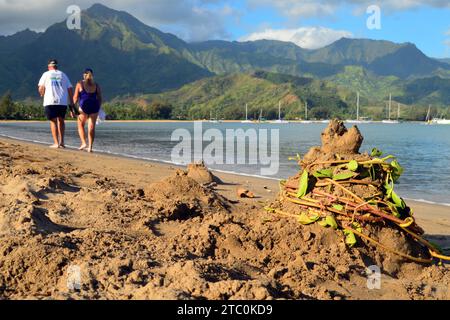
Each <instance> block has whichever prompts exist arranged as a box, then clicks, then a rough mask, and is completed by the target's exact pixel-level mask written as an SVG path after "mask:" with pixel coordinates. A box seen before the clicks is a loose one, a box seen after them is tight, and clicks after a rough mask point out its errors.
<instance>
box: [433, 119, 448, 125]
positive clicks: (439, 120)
mask: <svg viewBox="0 0 450 320" xmlns="http://www.w3.org/2000/svg"><path fill="white" fill-rule="evenodd" d="M431 123H432V124H450V120H449V119H433V120H431Z"/></svg>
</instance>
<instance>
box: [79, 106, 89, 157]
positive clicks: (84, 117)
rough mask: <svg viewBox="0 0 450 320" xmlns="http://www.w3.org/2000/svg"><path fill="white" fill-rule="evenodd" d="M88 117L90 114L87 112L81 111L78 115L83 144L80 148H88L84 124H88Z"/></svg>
mask: <svg viewBox="0 0 450 320" xmlns="http://www.w3.org/2000/svg"><path fill="white" fill-rule="evenodd" d="M87 119H88V115H87V114H85V113H81V114H80V115H79V116H78V134H79V135H80V140H81V146H80V147H79V148H78V150H84V149H86V148H87V143H86V133H85V132H84V125H85V124H86V120H87Z"/></svg>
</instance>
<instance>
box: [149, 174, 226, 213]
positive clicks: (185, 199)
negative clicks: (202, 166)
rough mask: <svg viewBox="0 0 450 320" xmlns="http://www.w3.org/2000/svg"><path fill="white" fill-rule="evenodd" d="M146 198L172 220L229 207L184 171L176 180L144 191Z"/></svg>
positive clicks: (157, 184) (152, 186)
mask: <svg viewBox="0 0 450 320" xmlns="http://www.w3.org/2000/svg"><path fill="white" fill-rule="evenodd" d="M191 168H192V166H191ZM199 171H200V170H196V172H199ZM190 172H193V171H192V170H191V171H190ZM145 196H146V198H147V199H149V200H150V201H151V202H152V205H153V206H154V207H155V208H157V210H158V213H159V214H161V215H162V216H163V217H165V218H167V219H169V220H185V219H189V218H192V217H195V216H198V215H204V214H205V213H208V212H216V211H222V210H226V207H227V204H226V200H225V199H224V198H222V197H220V196H218V195H217V194H216V193H215V192H213V191H211V190H210V189H208V188H205V187H203V186H202V185H200V184H199V183H198V182H197V181H196V180H194V179H193V178H191V177H189V173H186V172H184V171H181V170H180V171H178V172H177V173H176V175H175V176H173V177H169V178H167V179H165V180H163V181H160V182H157V183H154V184H152V185H150V186H149V187H148V188H146V189H145Z"/></svg>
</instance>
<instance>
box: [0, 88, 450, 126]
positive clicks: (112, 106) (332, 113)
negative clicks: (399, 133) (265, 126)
mask: <svg viewBox="0 0 450 320" xmlns="http://www.w3.org/2000/svg"><path fill="white" fill-rule="evenodd" d="M307 102H308V106H309V110H308V111H309V112H308V115H309V119H330V118H338V119H343V120H345V119H354V118H355V117H356V112H355V111H353V108H350V107H349V106H348V105H347V104H345V103H342V101H340V100H339V99H336V98H334V97H332V96H320V95H316V96H310V98H309V99H308V101H307ZM302 104H303V103H299V104H296V105H295V107H291V108H286V109H285V110H282V115H281V116H282V118H283V119H287V120H296V119H303V115H304V107H303V106H302ZM330 106H331V107H330ZM103 109H104V111H105V113H106V115H107V120H169V119H173V120H199V119H209V118H210V117H212V118H218V119H226V120H242V119H243V118H244V117H245V110H244V109H243V108H242V106H233V105H229V106H226V107H222V108H219V107H215V106H213V105H203V106H202V107H199V106H192V105H183V104H182V103H180V104H178V105H176V106H173V105H172V104H170V103H167V102H163V101H153V102H151V103H141V104H138V103H125V102H108V103H105V104H104V105H103ZM260 110H261V109H260V108H255V107H253V108H250V107H249V114H248V116H249V118H250V119H258V117H259V114H260ZM427 111H428V106H402V109H401V115H400V119H401V120H408V121H424V120H425V117H426V115H427ZM360 115H361V116H364V117H366V118H370V119H373V120H381V119H385V118H386V116H387V115H386V110H385V108H383V107H380V106H378V107H377V106H366V107H364V108H361V110H360ZM430 115H431V117H442V118H444V117H446V118H449V117H450V112H449V108H448V107H432V108H431V110H430ZM263 118H265V119H267V120H271V119H277V118H278V110H277V109H276V108H274V107H271V108H270V109H267V108H265V109H263ZM391 118H393V119H394V118H396V111H394V110H393V111H392V114H391ZM0 120H45V114H44V108H43V107H42V105H41V104H40V103H39V102H27V101H21V102H17V101H14V100H13V99H12V96H11V93H10V92H7V93H5V94H4V95H3V96H2V97H1V98H0Z"/></svg>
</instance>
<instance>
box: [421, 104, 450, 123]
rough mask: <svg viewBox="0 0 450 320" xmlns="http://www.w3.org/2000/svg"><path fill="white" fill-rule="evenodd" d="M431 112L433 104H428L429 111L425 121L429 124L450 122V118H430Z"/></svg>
mask: <svg viewBox="0 0 450 320" xmlns="http://www.w3.org/2000/svg"><path fill="white" fill-rule="evenodd" d="M430 114H431V104H430V105H429V106H428V113H427V117H426V119H425V121H426V122H427V124H450V120H449V119H445V118H433V119H431V118H430Z"/></svg>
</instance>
